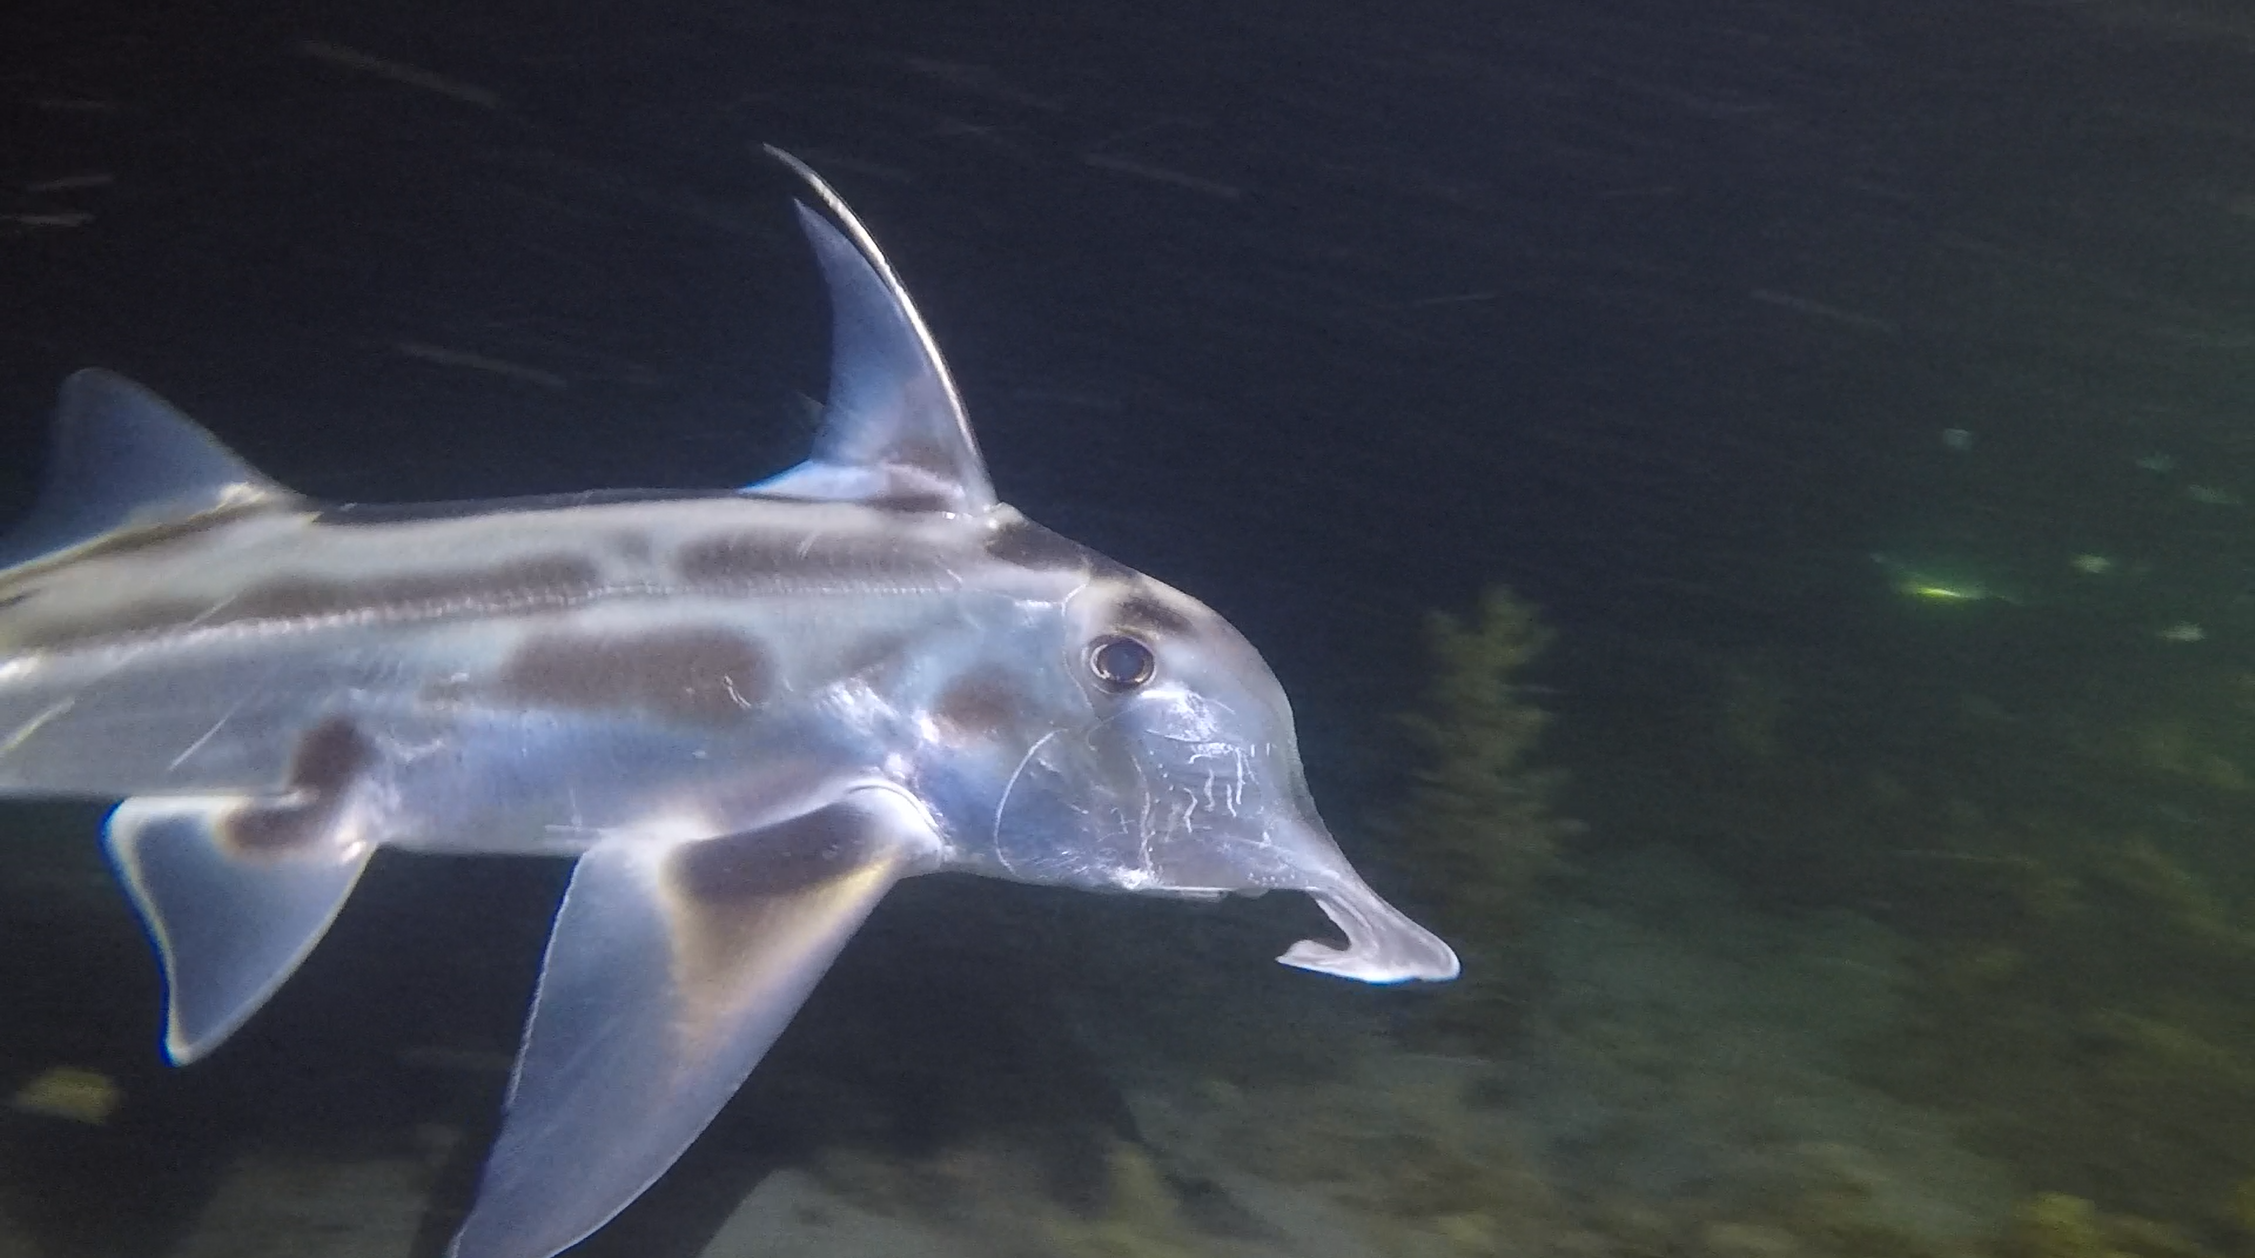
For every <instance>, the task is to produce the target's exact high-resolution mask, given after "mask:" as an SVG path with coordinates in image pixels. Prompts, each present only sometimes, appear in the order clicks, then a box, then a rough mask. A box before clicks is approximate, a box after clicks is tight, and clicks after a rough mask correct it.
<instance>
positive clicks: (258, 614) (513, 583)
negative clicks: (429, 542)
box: [202, 554, 603, 625]
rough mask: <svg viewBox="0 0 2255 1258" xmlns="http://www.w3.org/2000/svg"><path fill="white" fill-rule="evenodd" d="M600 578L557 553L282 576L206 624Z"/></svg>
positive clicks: (569, 588) (510, 596)
mask: <svg viewBox="0 0 2255 1258" xmlns="http://www.w3.org/2000/svg"><path fill="white" fill-rule="evenodd" d="M602 576H603V574H602V572H601V571H600V570H599V569H597V568H596V566H595V565H594V564H593V563H591V562H589V561H588V560H586V559H582V558H580V557H578V556H576V555H564V554H558V555H536V556H533V557H531V558H527V559H519V560H515V561H512V562H510V563H506V564H497V565H495V566H493V567H491V568H463V569H455V570H450V571H443V572H416V573H402V574H398V575H394V576H389V577H381V578H374V579H370V580H366V581H326V580H320V579H317V578H311V577H277V578H275V579H273V580H271V581H267V582H265V583H263V584H260V585H254V586H252V587H250V588H249V589H247V590H244V591H243V592H242V594H241V595H239V596H237V597H236V598H235V600H234V601H233V602H231V603H229V604H227V605H226V606H225V607H222V608H220V609H219V611H218V612H217V613H215V614H214V615H212V616H211V617H209V618H206V619H205V620H203V621H202V623H203V624H206V625H224V624H235V623H240V622H243V621H253V620H301V619H316V618H320V617H326V616H343V615H352V614H355V613H363V612H390V611H403V610H428V609H434V608H447V607H453V606H457V605H459V606H461V607H462V608H464V609H465V610H470V609H480V610H482V609H486V608H491V607H494V606H496V605H505V604H507V603H510V602H513V601H515V600H517V599H521V598H524V597H527V596H532V595H541V594H565V593H572V592H578V591H583V590H588V589H592V588H594V587H595V586H596V585H598V584H599V583H600V582H601V581H602Z"/></svg>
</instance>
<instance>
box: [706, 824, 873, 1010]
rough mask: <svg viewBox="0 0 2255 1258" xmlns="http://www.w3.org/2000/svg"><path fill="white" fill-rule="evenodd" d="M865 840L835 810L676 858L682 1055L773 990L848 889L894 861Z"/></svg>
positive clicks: (860, 829)
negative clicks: (753, 997)
mask: <svg viewBox="0 0 2255 1258" xmlns="http://www.w3.org/2000/svg"><path fill="white" fill-rule="evenodd" d="M871 840H872V835H871V832H870V830H869V829H868V826H867V823H866V821H865V819H864V817H863V816H862V814H861V813H860V812H859V811H858V810H855V809H851V808H848V807H845V806H842V805H841V806H833V807H830V808H824V809H820V810H817V811H815V812H812V813H809V814H807V815H806V816H804V817H799V818H796V819H794V820H792V821H788V822H785V823H783V824H781V825H775V826H770V827H768V828H766V829H764V830H758V831H754V832H752V833H749V834H740V835H731V836H728V837H725V838H718V839H708V840H705V841H703V842H700V843H690V844H686V845H684V846H683V847H681V848H679V849H678V850H676V851H675V852H674V854H673V856H672V857H671V859H670V861H669V864H668V868H667V870H666V883H667V886H668V889H669V890H670V891H671V892H672V895H671V896H670V897H669V899H670V901H671V905H672V909H673V914H672V926H673V961H674V970H673V974H674V981H675V983H676V984H677V985H678V987H679V989H680V991H681V995H682V997H683V1003H684V1009H683V1010H682V1016H681V1018H680V1019H679V1021H678V1023H677V1024H676V1025H677V1030H678V1032H679V1033H680V1034H681V1035H682V1037H683V1040H684V1043H685V1047H686V1048H687V1049H688V1050H689V1051H692V1052H693V1051H697V1050H699V1049H701V1048H703V1047H704V1046H705V1044H706V1041H707V1040H708V1037H710V1036H711V1035H713V1034H715V1033H716V1032H717V1031H719V1030H720V1028H722V1027H724V1026H725V1025H727V1023H728V1021H729V1020H731V1019H732V1017H733V1016H734V1011H735V1010H738V1009H740V1008H741V1002H742V1001H743V1000H744V998H745V997H746V996H747V995H750V994H753V993H761V992H773V991H775V990H777V987H778V985H779V984H780V983H781V982H783V981H784V979H785V977H786V975H787V973H788V969H789V967H791V966H793V965H795V964H796V963H797V962H798V959H799V958H800V957H801V956H803V955H804V945H805V944H806V943H807V942H809V941H810V940H812V939H814V938H817V937H819V936H820V934H822V933H825V932H827V931H828V930H829V929H830V928H831V927H832V924H833V922H834V920H835V917H836V914H837V913H838V912H839V911H840V909H841V908H842V907H847V906H845V905H842V904H841V902H840V899H839V897H840V896H841V895H849V896H850V895H853V893H852V892H851V891H849V890H847V889H846V888H845V884H848V883H849V882H851V881H852V880H854V879H857V878H864V877H869V876H872V875H875V874H877V873H878V870H877V869H876V868H874V867H877V866H890V865H891V864H892V863H893V862H892V860H891V859H890V854H888V853H886V852H884V851H882V850H880V849H879V848H878V847H877V846H876V845H875V844H873V843H872V841H871ZM877 889H878V888H865V889H864V892H865V893H866V892H867V891H872V890H877ZM855 898H857V899H858V898H862V897H859V896H857V897H855ZM864 907H865V905H864Z"/></svg>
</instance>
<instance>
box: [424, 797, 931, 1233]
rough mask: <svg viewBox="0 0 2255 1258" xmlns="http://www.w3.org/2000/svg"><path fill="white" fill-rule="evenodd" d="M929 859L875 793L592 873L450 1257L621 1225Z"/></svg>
mask: <svg viewBox="0 0 2255 1258" xmlns="http://www.w3.org/2000/svg"><path fill="white" fill-rule="evenodd" d="M937 842H938V840H937V837H936V836H935V835H933V834H932V832H931V830H930V828H929V824H928V823H927V822H926V821H925V819H924V815H923V813H922V811H921V810H920V809H918V808H917V806H916V805H915V804H914V803H912V802H911V801H909V800H907V799H906V798H905V797H903V796H901V795H898V794H896V793H895V792H893V791H891V790H885V789H868V790H859V791H855V792H853V793H852V794H850V795H848V796H847V797H846V798H845V799H843V800H841V801H839V802H838V803H835V804H831V805H829V806H827V807H824V808H821V809H817V810H816V811H814V812H811V813H807V814H805V815H803V816H800V817H796V818H793V819H791V820H789V821H785V822H781V823H778V824H776V825H772V826H769V827H767V828H765V829H761V830H755V831H750V832H747V833H743V834H735V835H729V836H726V837H722V838H715V839H704V840H696V841H690V842H676V843H668V842H666V841H664V840H662V839H656V838H652V837H649V836H640V837H629V838H621V839H614V840H611V841H608V842H605V843H602V844H600V845H598V846H596V847H595V848H593V849H591V850H590V851H589V852H588V853H587V854H586V855H585V856H582V857H581V858H580V862H579V866H578V868H577V869H576V870H575V871H574V872H573V874H572V882H571V887H570V889H569V890H567V891H566V892H565V893H564V902H563V906H562V907H561V908H560V909H559V910H558V911H557V915H556V926H555V931H554V934H553V935H552V936H551V938H550V939H549V943H548V957H547V961H546V963H545V966H544V968H543V970H542V972H541V978H540V991H539V994H538V995H537V996H536V997H535V998H534V1001H533V1012H532V1019H531V1023H530V1025H529V1026H528V1027H527V1028H526V1031H525V1043H524V1052H523V1054H522V1056H520V1057H519V1058H518V1061H517V1069H516V1074H515V1075H514V1077H513V1078H512V1079H511V1081H510V1087H509V1102H508V1114H507V1117H506V1118H505V1119H504V1121H503V1123H502V1128H501V1134H500V1137H499V1138H498V1139H497V1140H496V1141H495V1142H494V1147H493V1152H492V1154H491V1155H490V1157H489V1158H488V1160H487V1163H486V1170H485V1179H484V1182H483V1184H482V1185H481V1187H480V1189H479V1191H478V1199H477V1205H476V1208H475V1209H473V1210H472V1211H471V1213H470V1217H469V1218H468V1219H467V1220H466V1221H465V1222H464V1223H463V1225H462V1231H461V1233H460V1234H459V1235H457V1236H456V1237H455V1240H454V1245H453V1247H452V1249H451V1250H450V1251H449V1252H450V1253H451V1254H452V1255H453V1256H454V1258H549V1255H551V1254H554V1253H556V1252H557V1251H558V1250H561V1249H564V1248H565V1247H567V1246H569V1245H572V1244H573V1243H575V1242H577V1241H578V1240H580V1239H581V1238H582V1237H584V1236H586V1235H587V1234H588V1233H590V1232H593V1231H594V1230H595V1229H596V1228H598V1227H601V1226H602V1225H603V1224H604V1223H605V1222H607V1221H609V1220H610V1218H611V1217H612V1216H613V1215H615V1214H617V1213H618V1212H619V1211H620V1210H622V1209H624V1208H625V1207H626V1205H627V1203H628V1202H630V1201H632V1200H634V1198H635V1197H636V1196H637V1195H639V1194H640V1193H641V1192H642V1190H643V1189H644V1188H647V1187H648V1186H649V1185H650V1184H651V1183H652V1182H653V1181H655V1180H656V1179H657V1178H658V1176H659V1175H661V1174H663V1173H664V1172H665V1170H666V1168H667V1167H669V1166H671V1165H672V1164H673V1162H674V1160H675V1159H676V1158H678V1157H680V1156H681V1153H682V1151H683V1150H685V1149H687V1148H688V1147H689V1144H690V1142H691V1141H693V1140H694V1139H696V1137H697V1133H698V1132H700V1131H702V1130H704V1128H705V1125H706V1124H707V1123H709V1122H711V1121H712V1117H713V1115H714V1114H715V1113H717V1112H718V1111H719V1109H720V1107H721V1106H722V1105H723V1104H725V1103H726V1102H727V1100H728V1098H729V1096H730V1095H732V1094H733V1093H734V1092H735V1091H736V1088H737V1086H738V1085H740V1084H741V1083H742V1082H743V1081H744V1077H745V1076H746V1075H748V1074H750V1073H751V1070H752V1067H753V1066H754V1065H756V1064H757V1063H758V1062H759V1059H760V1057H761V1056H762V1055H764V1054H765V1053H766V1052H767V1049H768V1046H769V1045H771V1044H773V1043H774V1042H775V1037H776V1036H777V1035H779V1034H781V1033H782V1030H783V1027H784V1025H785V1024H786V1023H788V1022H789V1021H790V1019H791V1015H792V1014H794V1013H796V1012H797V1011H798V1008H799V1005H800V1003H801V1002H803V1001H804V1000H805V999H806V996H807V993H808V992H809V991H811V990H812V989H813V987H814V984H815V982H816V980H818V979H819V978H820V977H821V976H822V973H823V972H824V971H825V970H827V969H828V968H829V966H830V962H831V961H832V960H833V959H835V958H836V956H837V955H838V951H839V949H841V948H842V947H844V946H845V942H846V940H847V939H848V938H849V937H850V936H851V935H852V934H853V932H854V930H855V929H856V928H858V927H859V926H860V925H861V922H862V920H863V919H864V918H866V917H867V916H868V915H869V911H870V910H871V909H872V908H874V907H875V906H876V904H877V901H878V900H879V899H881V898H883V896H884V894H885V892H886V891H887V890H888V889H889V888H890V887H891V886H892V885H893V883H894V882H896V881H898V880H899V879H900V878H901V877H902V876H904V875H906V874H909V873H913V872H916V870H917V869H918V868H920V867H921V865H922V863H923V862H924V861H925V860H926V857H927V854H928V853H930V852H932V851H933V850H934V849H935V847H936V844H937Z"/></svg>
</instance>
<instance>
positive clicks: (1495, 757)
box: [1383, 586, 1571, 1035]
mask: <svg viewBox="0 0 2255 1258" xmlns="http://www.w3.org/2000/svg"><path fill="white" fill-rule="evenodd" d="M1550 637H1551V635H1550V631H1549V630H1548V629H1547V628H1545V627H1544V626H1543V625H1542V624H1541V622H1540V621H1539V620H1538V619H1537V617H1536V615H1535V612H1534V609H1533V608H1531V607H1530V606H1528V605H1527V604H1526V603H1524V602H1522V601H1521V600H1520V599H1519V598H1517V597H1516V596H1515V595H1513V594H1512V593H1511V591H1509V590H1507V589H1505V588H1503V587H1502V586H1495V587H1492V588H1490V589H1489V590H1488V591H1487V593H1486V595H1485V596H1483V597H1482V599H1481V601H1480V607H1479V610H1478V612H1477V613H1476V614H1475V615H1474V616H1473V617H1471V618H1470V619H1469V620H1466V619H1460V618H1458V617H1456V616H1453V615H1451V614H1449V613H1447V612H1443V611H1436V612H1433V613H1431V614H1430V615H1429V616H1428V618H1427V620H1426V626H1425V649H1426V654H1427V670H1428V671H1427V676H1426V683H1425V689H1424V693H1423V695H1422V696H1421V699H1420V702H1419V705H1418V707H1417V709H1416V710H1415V711H1413V712H1409V713H1406V714H1404V715H1403V716H1402V717H1401V721H1402V726H1403V728H1404V729H1405V730H1406V732H1407V734H1408V736H1409V740H1410V742H1411V743H1412V745H1413V746H1414V747H1415V749H1416V751H1417V756H1418V759H1417V767H1416V768H1415V769H1414V771H1413V776H1412V780H1411V785H1410V788H1409V791H1408V793H1407V796H1406V798H1405V799H1404V800H1403V803H1402V805H1401V807H1400V808H1399V809H1398V810H1396V811H1395V812H1394V813H1392V814H1391V815H1390V816H1388V817H1387V818H1386V819H1385V820H1384V823H1383V824H1384V826H1385V828H1386V829H1388V830H1389V831H1390V832H1392V834H1393V836H1394V842H1395V850H1396V851H1397V852H1398V853H1399V854H1400V858H1401V860H1402V862H1403V863H1404V864H1405V865H1407V866H1409V867H1411V868H1412V869H1413V870H1414V872H1415V878H1416V880H1417V883H1418V885H1419V886H1420V887H1421V888H1422V889H1423V890H1424V893H1425V898H1426V899H1427V901H1428V902H1430V903H1431V904H1432V906H1433V909H1434V913H1435V915H1436V916H1437V917H1438V918H1439V920H1440V921H1441V923H1442V924H1443V929H1444V930H1445V931H1446V933H1447V934H1448V937H1449V938H1450V939H1451V940H1454V941H1455V942H1456V943H1457V946H1458V948H1459V949H1460V950H1461V951H1462V952H1463V953H1464V954H1465V956H1466V964H1465V967H1464V978H1463V979H1462V980H1461V981H1459V982H1458V983H1457V984H1456V985H1455V986H1454V987H1452V988H1450V989H1448V990H1447V991H1446V992H1444V993H1442V994H1441V995H1440V998H1439V999H1437V1000H1435V1001H1433V1002H1432V1007H1433V1008H1434V1009H1435V1010H1437V1011H1438V1016H1439V1017H1440V1018H1441V1020H1442V1021H1444V1022H1445V1023H1450V1024H1453V1025H1454V1026H1455V1028H1456V1029H1460V1030H1468V1031H1471V1032H1473V1033H1475V1034H1476V1035H1478V1034H1481V1033H1483V1031H1484V1030H1493V1029H1495V1028H1496V1027H1497V1025H1498V1023H1499V1020H1500V1010H1499V1008H1498V1002H1499V1000H1500V997H1501V995H1502V992H1501V988H1500V986H1499V985H1500V984H1501V983H1503V982H1504V981H1505V980H1504V977H1503V976H1504V975H1505V973H1506V972H1507V968H1506V967H1505V966H1502V965H1500V964H1499V963H1498V962H1499V959H1500V958H1501V957H1502V956H1504V955H1505V954H1507V953H1508V952H1509V950H1510V949H1511V947H1512V946H1513V945H1514V943H1515V941H1516V940H1517V939H1518V937H1519V934H1520V932H1521V929H1522V928H1523V926H1524V924H1525V921H1526V918H1527V915H1528V910H1529V907H1530V905H1531V903H1532V896H1533V891H1534V887H1535V884H1536V882H1537V880H1539V879H1540V878H1542V877H1543V876H1544V875H1545V874H1547V873H1550V872H1551V871H1552V870H1553V869H1555V868H1557V866H1558V863H1559V844H1560V840H1561V839H1562V838H1563V837H1564V836H1565V835H1566V834H1567V833H1568V831H1569V830H1570V828H1571V827H1570V824H1569V823H1567V822H1565V821H1563V820H1561V819H1560V818H1559V817H1557V816H1556V815H1555V814H1554V813H1553V812H1552V811H1551V798H1552V795H1553V793H1554V792H1555V790H1556V789H1557V786H1558V783H1559V780H1560V776H1561V775H1560V773H1559V772H1558V771H1557V770H1555V769H1546V768H1540V767H1537V766H1536V765H1535V764H1534V763H1533V762H1532V759H1533V754H1534V751H1535V747H1536V744H1537V742H1538V741H1539V740H1540V738H1541V736H1542V732H1543V728H1544V727H1545V726H1546V725H1547V724H1548V723H1549V720H1550V715H1549V713H1547V712H1545V711H1543V710H1542V709H1541V708H1540V707H1537V706H1536V705H1535V704H1533V703H1532V702H1529V701H1528V699H1527V698H1526V696H1525V694H1524V692H1523V691H1522V690H1521V687H1520V684H1519V674H1520V673H1521V671H1522V670H1523V669H1525V668H1526V666H1527V665H1528V664H1529V663H1530V662H1531V661H1533V660H1534V659H1535V658H1536V657H1537V656H1539V655H1540V654H1541V653H1542V651H1543V649H1544V648H1545V647H1546V646H1547V645H1549V642H1550Z"/></svg>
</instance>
